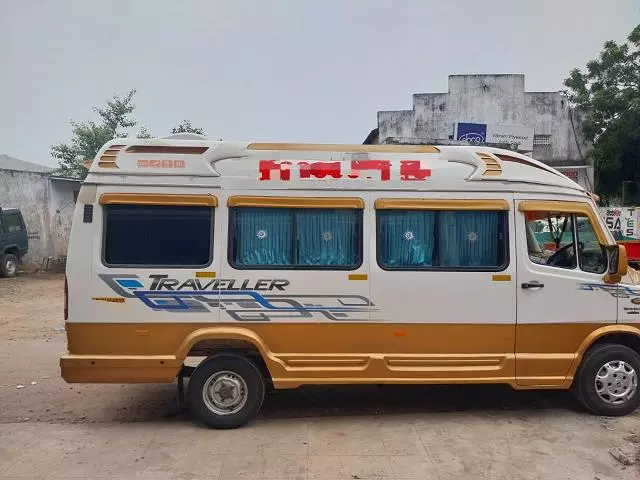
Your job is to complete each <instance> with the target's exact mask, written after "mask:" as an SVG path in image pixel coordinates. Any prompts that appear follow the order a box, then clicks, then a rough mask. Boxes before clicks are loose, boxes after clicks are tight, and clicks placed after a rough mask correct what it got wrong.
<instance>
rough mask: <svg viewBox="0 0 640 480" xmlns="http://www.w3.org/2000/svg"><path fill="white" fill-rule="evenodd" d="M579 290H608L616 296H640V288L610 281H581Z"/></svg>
mask: <svg viewBox="0 0 640 480" xmlns="http://www.w3.org/2000/svg"><path fill="white" fill-rule="evenodd" d="M578 290H587V291H602V292H607V293H608V294H610V295H611V296H613V297H616V298H632V297H637V296H640V288H634V287H630V286H626V285H612V284H608V283H580V284H578Z"/></svg>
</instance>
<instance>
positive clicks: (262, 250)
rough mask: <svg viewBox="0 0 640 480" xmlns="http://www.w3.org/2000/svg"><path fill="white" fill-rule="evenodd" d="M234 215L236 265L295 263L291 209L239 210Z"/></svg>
mask: <svg viewBox="0 0 640 480" xmlns="http://www.w3.org/2000/svg"><path fill="white" fill-rule="evenodd" d="M233 215H234V217H233V219H234V230H235V249H234V253H235V258H234V261H235V263H236V264H238V265H291V264H292V256H293V252H292V243H291V236H292V235H293V232H292V224H293V222H292V211H291V209H280V208H236V209H234V210H233Z"/></svg>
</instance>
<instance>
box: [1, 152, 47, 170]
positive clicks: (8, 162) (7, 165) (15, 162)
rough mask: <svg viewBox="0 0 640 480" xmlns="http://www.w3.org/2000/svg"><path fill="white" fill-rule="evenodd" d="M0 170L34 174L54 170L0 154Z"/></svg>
mask: <svg viewBox="0 0 640 480" xmlns="http://www.w3.org/2000/svg"><path fill="white" fill-rule="evenodd" d="M0 169H3V170H15V171H18V172H35V173H50V172H52V171H53V170H54V169H53V168H51V167H45V166H44V165H38V164H37V163H31V162H25V161H24V160H20V159H17V158H14V157H10V156H9V155H2V154H0Z"/></svg>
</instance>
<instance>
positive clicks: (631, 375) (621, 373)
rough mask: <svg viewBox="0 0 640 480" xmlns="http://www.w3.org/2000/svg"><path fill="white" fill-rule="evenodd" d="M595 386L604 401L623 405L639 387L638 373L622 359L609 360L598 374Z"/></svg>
mask: <svg viewBox="0 0 640 480" xmlns="http://www.w3.org/2000/svg"><path fill="white" fill-rule="evenodd" d="M595 387H596V392H597V393H598V396H599V397H600V399H602V400H603V401H604V402H606V403H608V404H610V405H623V404H625V403H627V402H628V401H629V400H631V398H632V397H633V396H634V395H635V393H636V390H637V389H638V374H637V372H636V370H635V369H634V368H633V367H632V366H631V365H629V364H628V363H627V362H623V361H622V360H614V361H611V362H607V363H605V364H604V365H603V366H602V367H600V370H598V373H597V374H596V379H595Z"/></svg>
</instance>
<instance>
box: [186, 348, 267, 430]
mask: <svg viewBox="0 0 640 480" xmlns="http://www.w3.org/2000/svg"><path fill="white" fill-rule="evenodd" d="M264 391H265V386H264V379H263V378H262V374H261V373H260V370H258V368H257V367H256V366H255V364H254V363H253V362H251V361H250V360H248V359H246V358H244V357H242V356H239V355H234V354H220V355H215V356H213V357H210V358H208V359H207V360H205V361H204V362H202V363H201V364H200V365H199V366H198V367H197V368H196V370H195V372H193V374H192V375H191V379H190V380H189V387H188V391H187V399H188V402H189V408H190V409H191V411H192V412H193V413H194V415H195V416H196V417H197V418H198V419H199V420H200V421H202V422H203V423H205V424H207V425H209V426H210V427H213V428H237V427H240V426H242V425H244V424H245V423H247V422H249V421H250V420H251V419H252V418H253V417H255V416H256V415H257V414H258V411H259V410H260V407H261V406H262V401H263V400H264Z"/></svg>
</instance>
